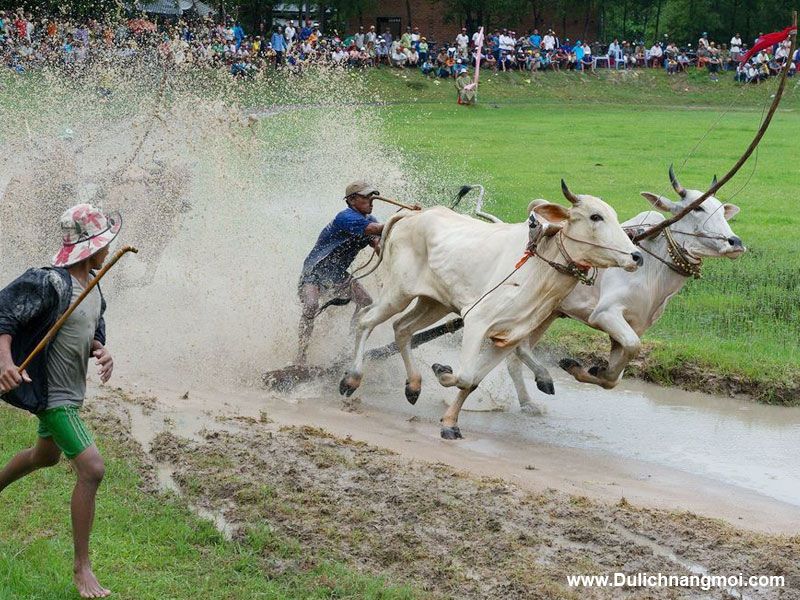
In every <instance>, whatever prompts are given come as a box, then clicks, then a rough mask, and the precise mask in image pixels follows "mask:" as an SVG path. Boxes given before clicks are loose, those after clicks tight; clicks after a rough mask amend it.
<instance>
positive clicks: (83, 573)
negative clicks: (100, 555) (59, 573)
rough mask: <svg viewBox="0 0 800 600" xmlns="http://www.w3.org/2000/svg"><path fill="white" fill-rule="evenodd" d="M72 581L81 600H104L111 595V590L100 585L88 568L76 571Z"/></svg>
mask: <svg viewBox="0 0 800 600" xmlns="http://www.w3.org/2000/svg"><path fill="white" fill-rule="evenodd" d="M73 581H75V587H76V588H78V593H79V594H80V595H81V598H106V597H107V596H110V595H111V590H107V589H106V588H104V587H103V586H102V585H100V582H99V581H97V577H95V576H94V573H92V569H91V568H90V567H81V568H79V569H77V570H76V571H75V576H74V577H73Z"/></svg>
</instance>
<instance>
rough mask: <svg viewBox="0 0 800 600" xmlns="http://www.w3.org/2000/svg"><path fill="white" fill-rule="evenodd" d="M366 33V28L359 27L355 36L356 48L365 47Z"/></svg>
mask: <svg viewBox="0 0 800 600" xmlns="http://www.w3.org/2000/svg"><path fill="white" fill-rule="evenodd" d="M366 37H367V36H366V34H365V33H364V28H363V27H359V28H358V33H357V34H355V35H354V36H353V42H354V43H355V45H356V48H363V46H364V40H365V39H366Z"/></svg>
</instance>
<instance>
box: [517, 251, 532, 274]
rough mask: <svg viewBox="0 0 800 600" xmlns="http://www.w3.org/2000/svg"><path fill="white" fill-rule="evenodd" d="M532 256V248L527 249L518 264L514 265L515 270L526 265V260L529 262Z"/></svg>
mask: <svg viewBox="0 0 800 600" xmlns="http://www.w3.org/2000/svg"><path fill="white" fill-rule="evenodd" d="M531 256H534V253H533V252H531V251H530V250H526V251H525V254H523V255H522V258H520V259H519V262H517V264H516V265H514V270H516V269H519V268H520V267H521V266H522V265H524V264H525V263H526V262H528V259H529V258H530V257H531Z"/></svg>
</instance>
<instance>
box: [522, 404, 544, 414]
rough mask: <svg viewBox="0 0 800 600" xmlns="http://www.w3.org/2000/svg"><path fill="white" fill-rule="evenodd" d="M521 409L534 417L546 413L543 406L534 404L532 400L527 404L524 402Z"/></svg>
mask: <svg viewBox="0 0 800 600" xmlns="http://www.w3.org/2000/svg"><path fill="white" fill-rule="evenodd" d="M519 409H520V410H521V411H522V412H523V413H525V414H526V415H530V416H532V417H541V416H543V415H544V410H542V407H540V406H537V405H536V404H533V403H532V402H528V403H527V404H523V405H522V406H520V407H519Z"/></svg>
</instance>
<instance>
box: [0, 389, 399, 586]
mask: <svg viewBox="0 0 800 600" xmlns="http://www.w3.org/2000/svg"><path fill="white" fill-rule="evenodd" d="M0 423H2V424H3V434H2V436H0V463H3V464H5V462H6V461H7V460H8V459H9V458H11V456H13V454H14V453H15V452H16V451H18V450H20V449H22V448H25V447H27V446H28V445H30V444H31V443H32V442H33V441H34V439H35V435H36V425H35V419H34V418H33V417H29V416H28V415H26V414H24V413H23V412H22V411H19V410H17V409H13V408H9V407H7V406H4V405H2V406H0ZM93 429H95V431H96V433H97V436H96V437H97V439H98V440H99V444H100V449H101V452H102V453H103V455H104V456H105V460H106V468H107V476H106V479H105V480H104V482H103V484H102V486H101V488H100V492H99V495H98V514H97V521H96V524H95V530H94V533H93V535H92V549H93V553H92V554H93V561H94V568H95V572H96V573H97V575H98V577H99V578H100V580H101V582H102V583H103V584H104V585H105V586H106V587H108V588H110V589H111V590H112V591H113V592H114V595H113V597H114V598H119V599H120V600H150V599H152V600H163V599H170V598H172V599H191V598H214V599H215V600H217V599H219V600H239V599H245V598H247V599H250V598H259V599H261V598H263V599H270V598H271V599H276V600H277V599H281V600H282V599H292V598H297V599H306V598H320V599H321V598H353V599H356V598H358V599H361V598H372V599H379V598H380V599H386V600H390V599H398V600H399V599H403V598H411V597H413V596H412V593H411V592H410V591H409V590H408V589H405V588H393V587H390V586H388V585H387V584H386V583H385V582H384V581H383V580H381V579H380V578H378V577H372V576H366V575H362V574H359V573H356V572H354V571H353V570H352V569H349V568H348V567H346V566H344V565H342V564H340V563H336V562H333V561H326V560H325V557H319V556H312V555H310V554H308V553H306V552H305V551H304V549H303V546H302V545H301V544H300V543H299V542H298V541H296V540H292V539H286V538H282V537H280V536H278V535H276V534H274V533H273V532H271V530H270V529H269V527H268V525H264V524H259V523H257V522H253V524H252V528H251V530H250V531H248V532H247V534H246V535H245V536H244V537H243V538H242V539H240V540H237V541H233V542H232V541H226V540H225V539H224V538H223V536H222V534H221V533H219V532H218V531H217V530H216V529H215V528H214V525H213V524H212V523H211V522H210V521H205V520H202V519H200V518H198V517H196V516H195V515H194V514H193V513H192V512H191V511H190V510H189V508H188V507H187V506H186V504H185V502H183V501H181V500H180V499H178V498H177V497H176V496H174V495H165V494H159V493H156V492H155V491H153V489H152V484H148V482H147V481H145V480H144V479H143V478H142V475H141V471H140V470H141V468H142V463H141V462H140V460H139V458H138V457H139V451H138V450H137V449H136V448H134V447H132V446H125V445H123V444H122V443H121V441H120V440H124V439H127V438H126V437H125V436H123V435H120V434H119V430H114V428H113V423H112V422H109V421H108V420H106V419H105V418H101V419H97V420H96V421H95V422H94V425H93ZM73 485H74V475H73V474H72V473H71V472H70V470H69V467H68V466H67V463H65V462H62V463H60V464H59V465H57V466H56V467H54V468H51V469H46V470H43V471H40V472H38V473H35V474H33V475H31V476H29V477H27V478H25V479H23V480H21V481H18V482H16V483H15V484H13V486H11V487H9V488H7V489H6V490H5V491H4V492H3V493H2V494H0V498H2V502H3V511H2V512H1V513H0V531H2V532H3V535H2V536H0V598H2V599H3V600H12V599H13V600H23V599H24V600H58V599H62V598H63V599H72V598H77V594H76V593H75V591H74V588H73V586H72V538H71V535H70V521H69V498H70V494H71V492H72V486H73ZM287 560H292V562H293V563H296V562H301V563H303V564H305V565H307V566H306V568H305V569H301V570H299V571H293V570H290V571H287V572H282V569H281V568H280V565H281V563H282V562H283V561H287ZM133 565H135V568H133V567H132V566H133Z"/></svg>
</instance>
